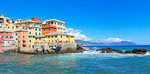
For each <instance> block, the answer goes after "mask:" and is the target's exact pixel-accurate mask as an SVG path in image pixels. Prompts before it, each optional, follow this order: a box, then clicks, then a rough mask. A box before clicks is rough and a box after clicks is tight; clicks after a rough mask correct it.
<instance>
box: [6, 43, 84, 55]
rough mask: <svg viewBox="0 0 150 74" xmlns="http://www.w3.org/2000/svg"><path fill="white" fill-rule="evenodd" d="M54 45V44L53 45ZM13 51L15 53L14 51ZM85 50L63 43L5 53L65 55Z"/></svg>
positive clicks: (75, 44)
mask: <svg viewBox="0 0 150 74" xmlns="http://www.w3.org/2000/svg"><path fill="white" fill-rule="evenodd" d="M51 45H52V44H51ZM12 50H13V51H12ZM84 50H85V49H83V48H82V47H81V46H80V45H78V44H77V43H61V44H53V45H52V47H49V46H46V47H43V45H42V47H40V46H38V47H37V48H15V49H11V50H8V49H6V51H4V52H16V53H23V54H63V53H79V52H83V51H84Z"/></svg>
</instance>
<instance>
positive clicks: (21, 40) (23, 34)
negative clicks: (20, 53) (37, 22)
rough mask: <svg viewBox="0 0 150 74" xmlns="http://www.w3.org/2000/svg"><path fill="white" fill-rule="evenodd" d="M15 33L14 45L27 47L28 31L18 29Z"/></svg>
mask: <svg viewBox="0 0 150 74" xmlns="http://www.w3.org/2000/svg"><path fill="white" fill-rule="evenodd" d="M15 33H16V36H17V38H16V41H17V42H16V43H17V45H16V47H27V48H28V47H29V45H28V44H29V41H28V31H26V30H18V31H15Z"/></svg>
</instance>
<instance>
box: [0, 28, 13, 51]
mask: <svg viewBox="0 0 150 74" xmlns="http://www.w3.org/2000/svg"><path fill="white" fill-rule="evenodd" d="M0 36H1V37H0V52H2V40H4V39H9V40H13V31H7V30H6V31H0Z"/></svg>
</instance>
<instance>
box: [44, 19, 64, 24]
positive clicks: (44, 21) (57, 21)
mask: <svg viewBox="0 0 150 74" xmlns="http://www.w3.org/2000/svg"><path fill="white" fill-rule="evenodd" d="M49 21H50V22H52V21H54V22H60V23H63V24H65V22H63V21H60V20H56V19H48V20H46V21H44V22H43V23H45V22H49Z"/></svg>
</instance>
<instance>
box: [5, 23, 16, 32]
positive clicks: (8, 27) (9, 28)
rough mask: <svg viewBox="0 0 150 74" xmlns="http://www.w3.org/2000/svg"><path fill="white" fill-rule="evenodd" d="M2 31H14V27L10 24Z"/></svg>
mask: <svg viewBox="0 0 150 74" xmlns="http://www.w3.org/2000/svg"><path fill="white" fill-rule="evenodd" d="M4 30H16V25H15V24H13V23H10V24H8V25H6V26H5V28H4Z"/></svg>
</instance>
